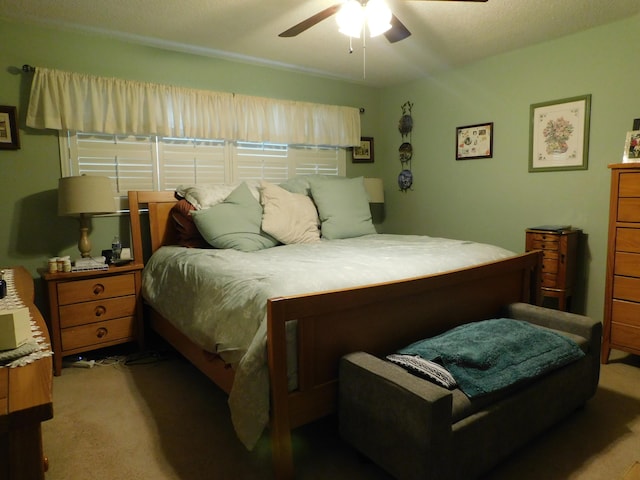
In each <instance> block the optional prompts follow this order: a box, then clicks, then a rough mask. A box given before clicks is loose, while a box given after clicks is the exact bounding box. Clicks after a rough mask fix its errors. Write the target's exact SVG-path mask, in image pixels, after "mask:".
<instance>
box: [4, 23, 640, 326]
mask: <svg viewBox="0 0 640 480" xmlns="http://www.w3.org/2000/svg"><path fill="white" fill-rule="evenodd" d="M0 30H1V31H2V32H3V40H4V45H5V48H3V49H1V50H0V62H1V63H2V65H3V66H4V68H3V69H2V71H0V105H16V106H18V109H19V116H20V135H21V140H22V148H21V149H20V150H18V151H0V168H1V169H2V175H1V176H0V186H1V187H2V191H3V194H4V198H5V199H6V200H5V206H4V208H3V209H2V210H0V221H1V224H2V225H4V228H2V229H0V264H1V265H15V264H21V265H25V266H27V268H29V269H30V270H31V271H32V273H33V274H34V276H36V273H35V270H36V268H37V267H41V266H45V264H46V259H47V257H49V256H52V255H60V254H71V255H74V256H75V252H76V247H75V242H76V241H77V233H76V232H77V223H75V221H74V220H72V219H67V218H60V217H57V215H56V205H55V203H56V197H55V195H56V191H55V189H56V188H57V179H58V177H59V176H60V166H59V154H58V143H57V135H56V133H55V132H49V131H35V130H32V129H28V128H26V127H25V125H24V117H25V111H26V106H27V101H28V90H29V81H30V77H29V76H28V75H24V74H22V73H20V72H19V70H18V69H19V68H20V67H21V66H22V64H24V63H29V64H31V65H36V66H43V67H51V68H58V69H62V70H70V71H77V72H87V73H92V74H97V75H105V76H115V77H120V78H129V79H134V80H145V81H153V82H159V83H170V84H178V85H183V86H189V87H194V88H205V89H210V90H220V91H233V92H240V93H245V94H249V95H258V96H268V97H274V98H283V99H296V100H303V101H312V102H320V103H332V104H342V105H353V106H357V107H364V108H365V110H366V112H365V113H364V114H363V116H362V125H363V130H362V133H363V135H365V136H373V137H375V163H374V164H349V165H348V166H347V171H348V175H349V176H356V175H367V176H381V177H382V178H383V179H384V181H385V186H386V195H387V201H386V205H385V209H386V220H385V222H384V223H383V224H382V225H381V229H382V230H383V231H385V232H396V233H420V234H429V235H434V236H447V237H454V238H467V239H471V240H476V241H481V242H488V243H495V244H498V245H501V246H504V247H506V248H509V249H511V250H514V251H518V252H520V251H523V250H524V229H525V228H526V227H529V226H534V225H538V224H548V223H569V224H572V225H574V226H576V227H579V228H582V229H583V231H584V233H585V235H584V241H583V243H582V245H581V251H580V257H581V261H582V265H583V268H582V269H581V271H580V282H579V291H578V294H577V296H576V299H575V301H574V307H575V310H577V311H580V312H586V313H587V314H589V315H591V316H594V317H596V318H600V317H601V316H602V308H603V292H604V272H605V263H606V258H605V257H606V237H607V216H608V187H609V170H608V168H607V165H608V164H610V163H616V162H619V161H620V160H621V157H622V149H623V144H624V139H625V134H626V132H627V131H628V130H630V129H631V125H632V121H633V119H634V118H640V98H639V97H638V96H637V95H636V91H637V87H636V86H637V83H638V77H639V75H638V74H640V66H639V65H640V64H638V63H637V61H636V59H637V58H639V56H638V54H639V53H640V16H636V17H633V18H630V19H628V20H625V21H622V22H617V23H614V24H611V25H608V26H605V27H600V28H596V29H593V30H590V31H587V32H583V33H580V34H577V35H572V36H569V37H565V38H563V39H559V40H554V41H549V42H547V43H543V44H540V45H537V46H534V47H530V48H526V49H522V50H518V51H515V52H512V53H508V54H503V55H499V56H496V57H492V58H489V59H486V60H483V61H479V62H477V63H475V64H472V65H468V66H465V67H459V68H455V69H452V70H450V71H448V72H444V73H437V74H434V75H432V76H430V77H429V78H426V79H423V80H420V81H416V82H411V83H408V84H404V85H398V86H394V87H389V88H383V89H375V88H370V87H364V86H362V85H359V84H355V83H348V82H342V81H338V80H333V79H328V78H322V77H318V76H311V75H305V74H301V73H293V72H289V71H286V70H283V69H279V68H266V67H258V66H252V65H249V64H245V63H237V62H230V61H226V60H220V59H214V58H209V57H204V56H197V55H191V54H186V53H178V52H172V51H167V50H162V49H158V48H152V47H148V46H141V45H135V44H132V43H127V42H123V41H117V40H113V39H109V38H107V37H102V36H97V35H89V34H82V33H78V32H73V31H64V30H59V29H53V28H50V27H42V26H36V25H29V24H20V23H14V22H12V21H8V20H2V19H0ZM425 48H428V46H425ZM634 87H636V88H634ZM587 93H590V94H591V95H592V108H591V135H590V151H589V168H588V170H584V171H569V172H536V173H528V170H527V169H528V148H529V106H530V105H531V104H532V103H539V102H544V101H548V100H554V99H562V98H566V97H572V96H577V95H583V94H587ZM407 100H410V101H411V102H413V103H414V107H413V117H414V130H413V132H412V136H411V142H412V144H413V147H414V157H413V161H412V170H413V173H414V176H415V182H414V187H413V190H411V191H409V192H406V193H402V192H400V191H399V190H398V188H397V186H396V178H397V175H398V173H399V172H400V169H401V165H400V162H399V161H398V152H397V149H398V146H399V145H400V143H401V142H402V139H401V136H400V134H399V132H398V129H397V122H398V120H399V118H400V115H401V109H400V106H401V105H402V104H403V103H404V102H405V101H407ZM483 122H494V129H495V133H494V156H493V158H491V159H482V160H466V161H456V160H455V129H456V127H458V126H463V125H470V124H476V123H483ZM115 231H119V233H120V234H121V235H122V234H123V233H126V232H127V227H126V219H125V218H116V217H113V218H100V219H94V220H93V231H92V235H91V238H92V241H93V244H94V253H98V252H99V250H100V249H102V248H108V247H109V244H110V239H111V237H112V235H113V234H114V233H115ZM123 236H124V235H123Z"/></svg>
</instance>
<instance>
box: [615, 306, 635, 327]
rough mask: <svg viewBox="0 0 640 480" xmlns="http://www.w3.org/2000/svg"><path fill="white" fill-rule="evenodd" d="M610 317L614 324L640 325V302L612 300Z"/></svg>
mask: <svg viewBox="0 0 640 480" xmlns="http://www.w3.org/2000/svg"><path fill="white" fill-rule="evenodd" d="M611 319H612V321H613V322H615V323H616V324H625V325H631V326H635V327H640V303H635V302H625V301H623V300H614V301H613V311H612V314H611Z"/></svg>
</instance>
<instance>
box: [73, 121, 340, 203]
mask: <svg viewBox="0 0 640 480" xmlns="http://www.w3.org/2000/svg"><path fill="white" fill-rule="evenodd" d="M60 158H61V163H62V165H61V166H62V176H70V175H82V174H87V175H105V176H107V177H109V178H111V179H113V181H114V186H115V190H116V192H117V194H118V196H119V197H120V198H121V206H122V207H123V208H125V207H126V196H127V192H128V191H129V190H174V189H175V188H176V187H177V186H178V185H195V184H222V183H236V182H241V181H243V180H260V179H263V180H267V181H269V182H272V183H281V182H284V181H285V180H286V179H288V178H290V177H293V176H296V175H309V174H323V175H345V169H346V149H345V148H339V147H318V146H305V145H297V146H291V145H286V144H272V143H252V142H229V141H224V140H207V139H187V138H170V137H158V136H153V135H111V134H101V133H82V132H71V131H67V132H61V133H60Z"/></svg>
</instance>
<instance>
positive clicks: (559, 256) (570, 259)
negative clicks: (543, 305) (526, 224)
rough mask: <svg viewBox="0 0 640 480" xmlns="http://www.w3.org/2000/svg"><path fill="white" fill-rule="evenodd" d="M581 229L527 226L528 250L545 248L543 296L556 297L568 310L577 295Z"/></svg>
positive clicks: (543, 258)
mask: <svg viewBox="0 0 640 480" xmlns="http://www.w3.org/2000/svg"><path fill="white" fill-rule="evenodd" d="M581 233H582V231H581V230H579V229H576V228H552V227H549V228H544V227H535V228H528V229H527V230H526V251H527V252H529V251H531V250H542V296H543V297H553V298H556V299H557V300H558V310H567V309H568V306H569V301H570V298H571V297H572V296H573V288H574V283H575V277H576V262H577V249H578V238H579V236H580V234H581Z"/></svg>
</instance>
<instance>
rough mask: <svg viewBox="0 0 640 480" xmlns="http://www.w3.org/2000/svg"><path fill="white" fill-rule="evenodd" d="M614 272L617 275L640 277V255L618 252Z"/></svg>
mask: <svg viewBox="0 0 640 480" xmlns="http://www.w3.org/2000/svg"><path fill="white" fill-rule="evenodd" d="M613 270H614V274H615V275H625V276H627V277H640V254H638V253H624V252H622V253H620V252H617V253H616V256H615V267H614V269H613Z"/></svg>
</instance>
